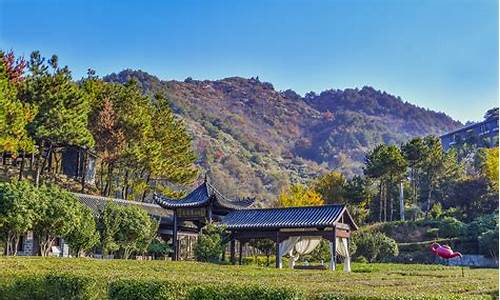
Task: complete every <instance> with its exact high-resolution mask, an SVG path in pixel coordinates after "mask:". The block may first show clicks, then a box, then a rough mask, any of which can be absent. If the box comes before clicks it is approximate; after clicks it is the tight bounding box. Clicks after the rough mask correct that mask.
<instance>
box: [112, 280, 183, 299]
mask: <svg viewBox="0 0 500 300" xmlns="http://www.w3.org/2000/svg"><path fill="white" fill-rule="evenodd" d="M184 291H185V287H184V285H182V284H179V283H177V284H175V283H172V282H168V281H158V280H140V279H122V280H118V281H114V282H112V283H110V285H109V290H108V298H109V300H175V299H179V298H181V297H182V296H183V294H184Z"/></svg>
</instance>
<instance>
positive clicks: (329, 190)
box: [313, 171, 346, 204]
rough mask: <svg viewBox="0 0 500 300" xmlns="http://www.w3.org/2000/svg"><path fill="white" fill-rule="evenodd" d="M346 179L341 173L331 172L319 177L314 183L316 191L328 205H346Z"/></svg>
mask: <svg viewBox="0 0 500 300" xmlns="http://www.w3.org/2000/svg"><path fill="white" fill-rule="evenodd" d="M345 184H346V179H345V178H344V175H342V173H340V172H336V171H333V172H330V173H328V174H326V175H323V176H321V177H319V178H318V179H317V180H316V181H315V182H314V185H313V187H314V190H315V191H316V192H317V193H319V194H320V195H321V197H322V198H323V199H325V202H326V203H329V204H332V203H345V202H346V199H344V194H345V193H344V188H345Z"/></svg>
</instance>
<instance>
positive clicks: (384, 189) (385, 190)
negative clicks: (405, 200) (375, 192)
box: [382, 182, 387, 222]
mask: <svg viewBox="0 0 500 300" xmlns="http://www.w3.org/2000/svg"><path fill="white" fill-rule="evenodd" d="M382 191H383V195H384V197H383V201H384V202H383V207H384V220H383V221H384V222H387V182H386V183H384V188H383V190H382Z"/></svg>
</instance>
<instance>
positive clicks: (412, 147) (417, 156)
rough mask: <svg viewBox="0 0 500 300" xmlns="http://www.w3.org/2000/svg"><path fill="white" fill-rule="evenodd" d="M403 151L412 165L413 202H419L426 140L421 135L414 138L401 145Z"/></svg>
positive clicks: (410, 165) (409, 164)
mask: <svg viewBox="0 0 500 300" xmlns="http://www.w3.org/2000/svg"><path fill="white" fill-rule="evenodd" d="M401 151H403V155H404V156H405V158H406V160H407V161H408V166H409V167H410V174H409V175H410V176H409V177H410V184H411V189H412V198H413V202H414V203H417V202H418V189H419V185H418V184H419V180H420V176H421V173H422V171H421V169H422V166H423V161H424V159H425V154H426V146H425V143H424V140H423V139H422V138H420V137H417V138H414V139H412V140H410V141H409V142H407V143H405V144H403V145H402V146H401Z"/></svg>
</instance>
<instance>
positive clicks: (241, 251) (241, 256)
mask: <svg viewBox="0 0 500 300" xmlns="http://www.w3.org/2000/svg"><path fill="white" fill-rule="evenodd" d="M244 243H245V242H243V241H242V240H240V256H239V257H238V259H239V261H238V264H240V265H241V264H242V263H243V244H244Z"/></svg>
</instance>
